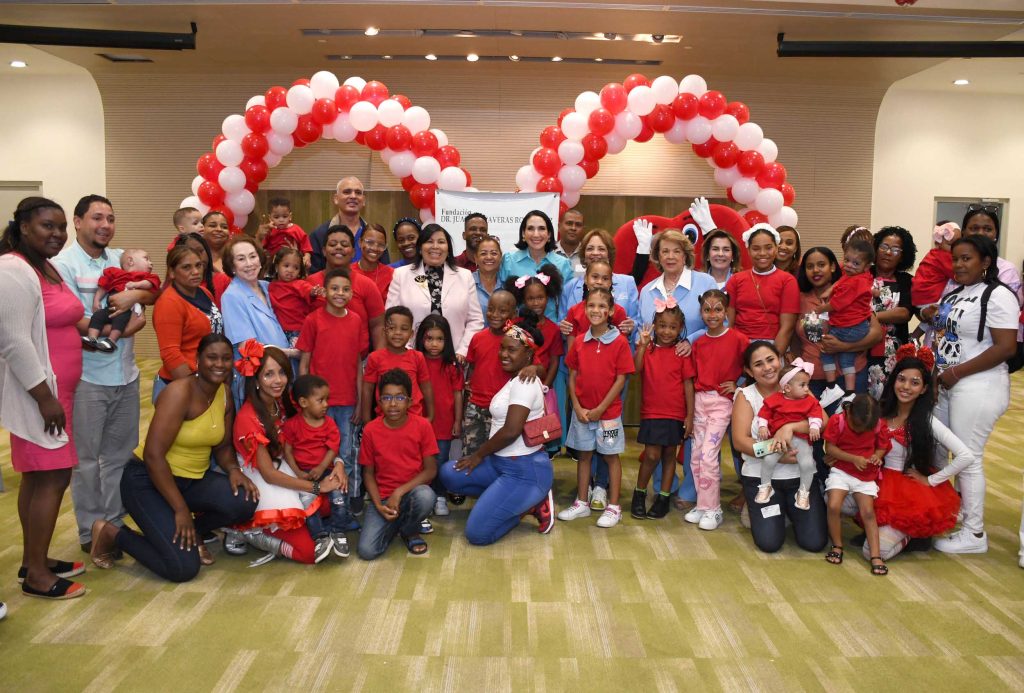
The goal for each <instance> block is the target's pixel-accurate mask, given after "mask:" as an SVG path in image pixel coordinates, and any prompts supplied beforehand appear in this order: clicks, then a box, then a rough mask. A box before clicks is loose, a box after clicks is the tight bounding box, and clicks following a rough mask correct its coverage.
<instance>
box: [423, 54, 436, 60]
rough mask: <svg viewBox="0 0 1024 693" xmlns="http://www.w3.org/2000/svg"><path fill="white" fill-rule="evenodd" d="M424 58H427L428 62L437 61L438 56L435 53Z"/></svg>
mask: <svg viewBox="0 0 1024 693" xmlns="http://www.w3.org/2000/svg"><path fill="white" fill-rule="evenodd" d="M423 57H424V58H426V59H427V60H437V56H436V55H434V54H433V53H427V54H426V55H424V56H423Z"/></svg>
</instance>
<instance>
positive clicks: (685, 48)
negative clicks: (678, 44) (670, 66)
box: [683, 46, 693, 51]
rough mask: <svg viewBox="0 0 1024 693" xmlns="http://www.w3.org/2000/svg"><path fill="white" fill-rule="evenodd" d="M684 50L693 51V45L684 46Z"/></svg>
mask: <svg viewBox="0 0 1024 693" xmlns="http://www.w3.org/2000/svg"><path fill="white" fill-rule="evenodd" d="M683 50H684V51H692V50H693V46H683Z"/></svg>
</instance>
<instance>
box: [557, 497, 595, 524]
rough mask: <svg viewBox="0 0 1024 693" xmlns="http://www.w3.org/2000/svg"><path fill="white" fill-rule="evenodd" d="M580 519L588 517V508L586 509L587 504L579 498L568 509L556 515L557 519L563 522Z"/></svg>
mask: <svg viewBox="0 0 1024 693" xmlns="http://www.w3.org/2000/svg"><path fill="white" fill-rule="evenodd" d="M581 517H590V508H589V507H587V504H586V503H584V502H583V501H581V500H580V499H579V498H577V499H576V500H574V501H573V502H572V505H570V506H569V507H568V508H566V509H565V510H563V511H561V512H560V513H558V519H559V520H565V521H566V522H570V521H572V520H576V519H579V518H581Z"/></svg>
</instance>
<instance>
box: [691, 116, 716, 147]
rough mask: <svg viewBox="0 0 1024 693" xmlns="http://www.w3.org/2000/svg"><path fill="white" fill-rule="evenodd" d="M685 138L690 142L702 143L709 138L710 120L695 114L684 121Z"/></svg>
mask: <svg viewBox="0 0 1024 693" xmlns="http://www.w3.org/2000/svg"><path fill="white" fill-rule="evenodd" d="M686 139H687V141H688V142H689V143H690V144H704V143H705V142H707V141H708V140H710V139H711V121H710V120H708V119H707V118H705V117H704V116H695V117H694V118H692V119H691V120H688V121H686Z"/></svg>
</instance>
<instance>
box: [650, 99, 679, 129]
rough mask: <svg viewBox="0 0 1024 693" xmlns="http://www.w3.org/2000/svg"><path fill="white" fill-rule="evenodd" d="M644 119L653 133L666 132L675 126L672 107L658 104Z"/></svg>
mask: <svg viewBox="0 0 1024 693" xmlns="http://www.w3.org/2000/svg"><path fill="white" fill-rule="evenodd" d="M644 118H645V119H646V120H647V123H648V124H649V125H650V126H651V129H652V130H654V131H655V132H668V131H669V130H671V129H672V126H673V125H675V124H676V116H675V114H674V113H672V107H671V106H666V105H665V104H663V103H659V104H658V105H657V106H655V107H654V110H653V111H651V112H650V113H648V114H647V115H646V116H644Z"/></svg>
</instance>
